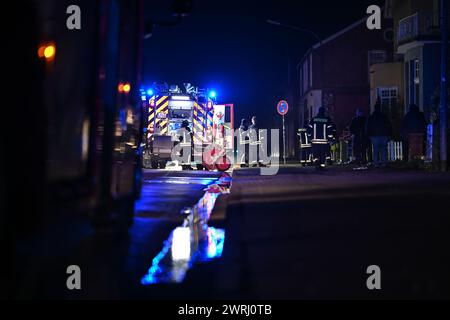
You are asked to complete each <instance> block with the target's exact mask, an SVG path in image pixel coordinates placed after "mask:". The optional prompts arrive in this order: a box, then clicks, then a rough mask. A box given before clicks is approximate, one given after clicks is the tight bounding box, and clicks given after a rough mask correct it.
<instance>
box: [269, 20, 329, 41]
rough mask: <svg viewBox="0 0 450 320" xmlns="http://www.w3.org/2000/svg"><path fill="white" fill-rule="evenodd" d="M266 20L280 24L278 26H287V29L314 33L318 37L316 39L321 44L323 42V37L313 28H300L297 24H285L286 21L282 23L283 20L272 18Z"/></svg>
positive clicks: (276, 24) (275, 24)
mask: <svg viewBox="0 0 450 320" xmlns="http://www.w3.org/2000/svg"><path fill="white" fill-rule="evenodd" d="M266 22H267V23H268V24H272V25H274V26H278V27H283V28H287V29H292V30H296V31H300V32H306V33H309V34H310V35H312V36H313V37H314V38H316V40H317V41H318V42H319V43H320V44H322V39H321V38H320V37H319V35H318V34H317V33H315V32H314V31H312V30H309V29H305V28H300V27H297V26H292V25H289V24H284V23H281V22H279V21H276V20H271V19H267V20H266Z"/></svg>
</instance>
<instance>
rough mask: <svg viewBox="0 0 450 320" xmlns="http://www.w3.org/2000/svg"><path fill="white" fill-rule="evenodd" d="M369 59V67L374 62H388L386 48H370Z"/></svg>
mask: <svg viewBox="0 0 450 320" xmlns="http://www.w3.org/2000/svg"><path fill="white" fill-rule="evenodd" d="M368 61H369V67H370V66H371V65H373V64H377V63H384V62H386V61H387V53H386V50H370V51H369V59H368Z"/></svg>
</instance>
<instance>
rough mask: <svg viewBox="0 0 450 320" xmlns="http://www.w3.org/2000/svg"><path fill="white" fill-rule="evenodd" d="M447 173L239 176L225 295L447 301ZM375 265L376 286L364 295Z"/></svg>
mask: <svg viewBox="0 0 450 320" xmlns="http://www.w3.org/2000/svg"><path fill="white" fill-rule="evenodd" d="M448 196H450V175H449V174H438V173H426V172H423V171H406V170H395V169H384V170H368V171H353V170H351V169H350V168H349V167H340V166H337V167H331V168H329V169H328V170H327V171H325V172H316V171H315V170H314V169H313V168H299V167H297V166H292V165H288V166H285V167H282V168H281V170H280V173H279V174H278V175H276V176H260V175H259V170H258V169H242V170H235V171H234V174H233V185H232V188H231V195H230V197H229V199H228V210H227V219H226V230H227V231H226V232H227V234H226V242H225V248H224V255H223V258H222V261H221V264H220V265H221V267H220V272H219V275H218V281H219V291H220V292H221V297H224V298H253V299H259V298H262V299H317V298H319V299H324V298H325V299H345V298H375V299H377V298H381V299H383V298H384V299H387V298H433V297H435V298H442V297H447V298H449V297H450V272H449V270H450V250H448V244H449V243H450V232H449V230H450V214H449V212H448V208H446V206H447V203H448V200H447V199H448ZM370 265H378V266H380V268H381V271H382V290H381V291H369V290H368V289H367V287H366V280H367V278H368V275H367V274H366V269H367V267H368V266H370Z"/></svg>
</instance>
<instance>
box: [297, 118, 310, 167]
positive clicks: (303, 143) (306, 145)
mask: <svg viewBox="0 0 450 320" xmlns="http://www.w3.org/2000/svg"><path fill="white" fill-rule="evenodd" d="M307 126H308V124H306V125H305V127H307ZM297 136H298V137H299V151H300V163H301V164H302V166H306V165H307V164H308V163H310V162H311V147H312V145H311V143H310V141H309V138H308V133H307V129H305V128H301V129H298V132H297Z"/></svg>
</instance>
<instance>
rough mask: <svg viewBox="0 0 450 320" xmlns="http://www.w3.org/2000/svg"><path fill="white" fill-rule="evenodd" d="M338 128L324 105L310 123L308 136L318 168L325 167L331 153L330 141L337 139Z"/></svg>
mask: <svg viewBox="0 0 450 320" xmlns="http://www.w3.org/2000/svg"><path fill="white" fill-rule="evenodd" d="M335 135H336V128H335V125H334V124H333V122H332V121H331V119H330V118H329V117H328V116H327V114H326V109H325V108H324V107H321V108H319V113H318V114H317V116H316V117H314V118H313V119H312V120H311V121H310V123H309V124H308V136H309V140H310V141H311V143H312V151H313V155H314V161H315V164H316V167H317V168H325V166H326V163H327V155H328V154H329V153H330V143H331V142H332V141H333V140H334V139H335Z"/></svg>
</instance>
